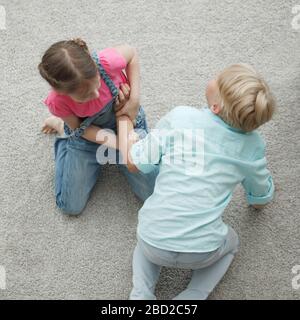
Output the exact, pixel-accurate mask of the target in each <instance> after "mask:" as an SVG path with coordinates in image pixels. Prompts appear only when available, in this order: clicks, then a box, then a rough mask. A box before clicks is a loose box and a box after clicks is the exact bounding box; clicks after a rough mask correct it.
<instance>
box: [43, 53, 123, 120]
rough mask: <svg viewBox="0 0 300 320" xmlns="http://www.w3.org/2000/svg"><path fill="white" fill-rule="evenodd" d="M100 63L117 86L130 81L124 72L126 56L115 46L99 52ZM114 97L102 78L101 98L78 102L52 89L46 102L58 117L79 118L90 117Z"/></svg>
mask: <svg viewBox="0 0 300 320" xmlns="http://www.w3.org/2000/svg"><path fill="white" fill-rule="evenodd" d="M99 59H100V63H101V64H102V66H103V68H104V70H105V71H106V72H107V74H108V75H109V77H110V78H111V80H112V81H113V82H114V84H115V86H116V87H117V88H119V87H120V85H121V84H122V83H128V80H127V78H126V76H125V74H124V72H123V69H125V68H126V64H127V63H126V60H125V58H124V57H123V56H122V55H121V54H120V53H118V52H117V51H116V50H115V49H114V48H106V49H104V50H102V51H100V52H99ZM111 99H112V95H111V93H110V90H109V88H108V87H107V86H106V84H105V83H104V81H103V79H101V86H100V88H99V98H97V99H94V100H90V101H87V102H84V103H78V102H76V101H74V100H73V99H72V98H71V97H69V96H67V95H62V94H58V93H57V92H55V91H54V90H52V91H50V93H49V95H48V97H47V98H46V99H45V101H44V103H45V104H46V105H47V106H48V109H49V111H50V112H51V113H52V114H53V115H55V116H57V117H67V116H70V115H76V116H77V117H79V118H85V117H90V116H92V115H94V114H96V113H97V112H99V111H100V110H101V109H103V108H104V107H105V106H106V104H107V103H108V102H110V101H111Z"/></svg>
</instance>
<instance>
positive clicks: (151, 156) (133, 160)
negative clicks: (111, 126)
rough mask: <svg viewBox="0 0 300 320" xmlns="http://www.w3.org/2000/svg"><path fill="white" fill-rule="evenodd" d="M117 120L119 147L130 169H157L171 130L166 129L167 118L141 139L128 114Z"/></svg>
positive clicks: (135, 170) (148, 170)
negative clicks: (138, 137)
mask: <svg viewBox="0 0 300 320" xmlns="http://www.w3.org/2000/svg"><path fill="white" fill-rule="evenodd" d="M117 122H118V143H119V149H120V152H121V154H122V156H123V161H124V162H125V164H126V165H127V167H128V169H129V171H131V172H137V171H141V172H143V173H149V172H151V171H153V170H155V169H156V168H157V166H158V165H159V163H160V161H161V157H162V156H163V154H164V153H165V151H166V148H167V141H168V138H167V136H168V133H169V131H168V130H167V129H165V128H166V127H167V121H166V119H164V118H162V119H161V120H160V121H159V122H158V124H157V125H156V129H154V130H152V131H151V132H150V133H148V134H147V135H146V137H145V138H143V139H141V140H139V141H137V140H138V139H137V138H136V137H137V134H135V132H134V131H133V124H132V121H131V120H130V119H129V118H128V117H127V116H121V117H119V118H118V121H117Z"/></svg>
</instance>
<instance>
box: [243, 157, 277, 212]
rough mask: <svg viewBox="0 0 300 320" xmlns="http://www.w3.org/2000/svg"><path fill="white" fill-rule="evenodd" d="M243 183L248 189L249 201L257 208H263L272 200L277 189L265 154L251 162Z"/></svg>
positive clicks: (246, 189)
mask: <svg viewBox="0 0 300 320" xmlns="http://www.w3.org/2000/svg"><path fill="white" fill-rule="evenodd" d="M242 185H243V187H244V189H245V191H246V195H247V201H248V203H249V204H250V205H252V206H253V207H254V208H255V209H262V208H263V207H264V206H265V205H266V204H267V203H269V202H270V201H272V199H273V197H274V191H275V188H274V182H273V178H272V176H271V174H270V171H269V170H268V169H267V161H266V158H265V157H264V156H263V157H262V158H260V159H258V160H255V161H254V162H253V163H252V164H251V168H250V169H249V170H248V172H247V174H246V177H245V178H244V180H243V181H242Z"/></svg>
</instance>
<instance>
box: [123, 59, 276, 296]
mask: <svg viewBox="0 0 300 320" xmlns="http://www.w3.org/2000/svg"><path fill="white" fill-rule="evenodd" d="M206 97H207V102H208V105H209V108H204V109H201V110H198V109H195V108H191V107H177V108H175V109H173V110H172V111H171V112H170V113H168V114H167V115H166V116H165V117H163V118H162V119H161V120H160V121H159V123H158V125H157V126H156V130H153V131H152V132H151V133H149V134H148V135H147V136H146V137H145V138H144V139H142V140H140V141H138V142H136V143H134V142H133V141H132V139H127V137H128V134H127V133H126V130H130V129H132V124H131V122H130V120H129V119H128V118H126V117H122V118H120V119H119V120H120V121H119V131H118V132H119V148H120V151H121V153H122V155H123V158H124V160H125V161H127V166H128V168H129V170H131V171H133V172H134V171H138V170H139V171H142V172H144V173H148V172H151V170H153V169H155V168H156V167H157V166H159V175H158V177H157V180H156V184H155V188H154V192H153V194H152V195H151V196H150V197H149V198H148V199H147V200H146V201H145V203H144V205H143V207H142V208H141V209H140V211H139V222H138V229H137V238H138V243H137V246H136V248H135V251H134V256H133V289H132V292H131V294H130V299H155V298H156V297H155V294H154V291H155V285H156V282H157V280H158V277H159V273H160V269H161V267H162V266H166V267H177V268H186V269H192V270H193V274H192V279H191V282H190V283H189V285H188V287H187V289H186V290H184V291H183V292H181V293H180V294H179V295H178V296H177V297H175V298H174V299H183V300H185V299H206V298H207V297H208V295H209V293H210V292H211V291H212V290H213V289H214V287H215V286H216V285H217V284H218V282H219V281H220V280H221V279H222V277H223V275H224V274H225V273H226V271H227V269H228V268H229V266H230V264H231V262H232V260H233V258H234V255H235V253H236V252H237V250H238V236H237V234H236V233H235V231H234V230H233V229H232V228H231V227H229V226H227V225H226V224H224V222H223V221H222V213H223V212H224V209H225V208H226V206H227V205H228V203H229V201H230V199H231V197H232V193H233V190H234V188H235V187H236V186H237V185H238V184H239V183H242V185H243V187H244V188H245V191H246V195H247V201H248V203H249V204H250V205H252V206H254V207H255V208H261V207H262V206H264V205H265V204H267V203H268V202H270V201H271V200H272V198H273V194H274V184H273V180H272V177H271V175H270V172H269V171H268V170H267V168H266V158H265V143H264V142H263V140H262V138H261V137H260V135H259V134H258V133H257V132H256V131H255V129H257V128H258V127H259V126H261V125H262V124H264V123H265V122H267V121H269V120H270V119H271V117H272V115H273V112H274V106H275V102H274V99H273V96H272V94H271V92H270V89H269V87H268V85H267V84H266V82H265V81H264V80H263V79H262V78H261V77H260V76H259V75H258V73H257V72H256V71H255V70H254V69H253V68H252V67H250V66H248V65H245V64H237V65H233V66H230V67H228V68H226V69H225V70H223V71H222V72H221V73H220V74H219V76H218V77H217V79H216V80H212V81H210V82H209V84H208V86H207V89H206ZM121 121H124V122H125V124H126V126H124V125H122V126H120V123H121Z"/></svg>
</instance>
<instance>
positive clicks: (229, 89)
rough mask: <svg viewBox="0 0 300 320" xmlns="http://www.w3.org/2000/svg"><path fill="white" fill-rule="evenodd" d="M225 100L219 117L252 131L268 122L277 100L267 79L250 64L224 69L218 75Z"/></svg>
mask: <svg viewBox="0 0 300 320" xmlns="http://www.w3.org/2000/svg"><path fill="white" fill-rule="evenodd" d="M217 84H218V87H219V91H220V97H221V100H222V108H221V112H220V114H219V116H220V117H221V118H222V119H223V120H224V121H225V122H227V123H228V124H229V125H231V126H233V127H235V128H238V129H241V130H243V131H252V130H255V129H257V128H258V127H259V126H261V125H262V124H264V123H265V122H267V121H269V120H270V119H271V118H272V115H273V113H274V109H275V99H274V97H273V95H272V93H271V91H270V88H269V86H268V85H267V83H266V82H265V81H264V79H263V78H262V77H261V76H260V75H259V74H258V73H257V72H256V71H255V69H253V68H252V67H251V66H249V65H247V64H235V65H232V66H230V67H228V68H226V69H224V70H223V71H222V72H221V73H220V74H219V76H218V78H217Z"/></svg>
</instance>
